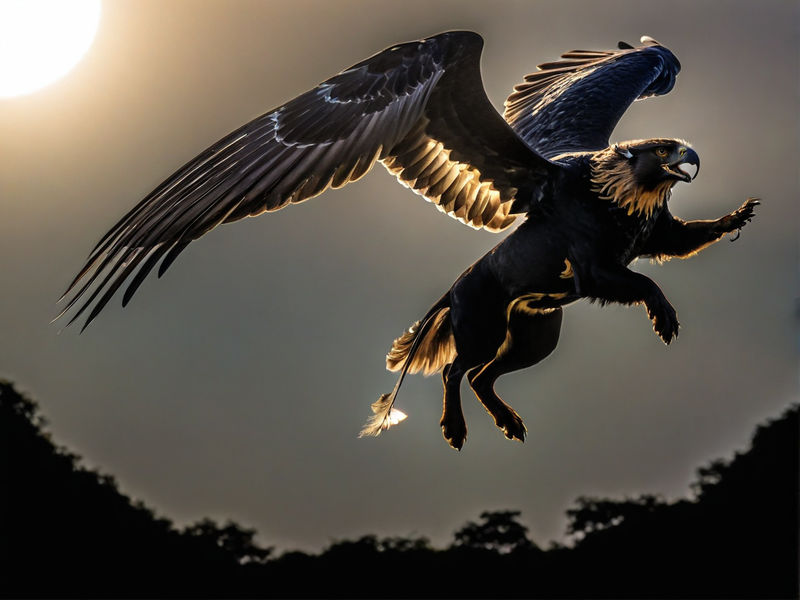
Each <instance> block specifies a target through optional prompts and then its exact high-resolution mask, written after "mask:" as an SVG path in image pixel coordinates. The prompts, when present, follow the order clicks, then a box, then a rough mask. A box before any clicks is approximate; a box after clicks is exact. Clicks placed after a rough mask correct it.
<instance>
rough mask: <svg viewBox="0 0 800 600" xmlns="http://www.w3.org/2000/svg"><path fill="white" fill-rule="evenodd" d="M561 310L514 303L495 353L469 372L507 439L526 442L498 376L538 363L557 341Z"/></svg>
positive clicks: (475, 389) (475, 386)
mask: <svg viewBox="0 0 800 600" xmlns="http://www.w3.org/2000/svg"><path fill="white" fill-rule="evenodd" d="M561 317H562V311H561V309H560V308H557V309H536V308H530V307H529V306H528V305H527V303H526V301H525V300H524V299H520V300H517V301H515V302H514V303H512V305H511V306H510V308H509V311H508V329H507V331H506V339H505V341H504V342H503V344H502V345H501V346H500V348H499V349H498V350H497V354H496V356H495V357H494V358H493V359H492V360H491V361H489V362H488V363H486V365H485V366H484V367H483V368H482V369H477V370H475V371H472V372H470V374H469V375H468V377H467V379H468V380H469V384H470V386H471V387H472V389H473V391H474V392H475V395H476V396H478V400H480V401H481V404H483V406H484V407H485V408H486V410H487V411H488V412H489V414H490V415H492V417H493V418H494V422H495V424H496V425H497V426H498V427H499V428H500V429H501V430H502V431H503V433H504V434H505V436H506V437H507V438H508V439H510V440H511V439H517V440H519V441H521V442H524V441H525V432H526V431H527V430H526V429H525V425H524V423H523V422H522V418H521V417H520V416H519V415H518V414H517V412H516V411H515V410H514V409H513V408H511V407H510V406H509V405H508V404H506V403H505V402H503V401H502V400H501V399H500V397H499V396H498V395H497V393H496V392H495V391H494V384H495V381H497V378H498V377H500V376H501V375H503V374H505V373H510V372H511V371H517V370H519V369H524V368H525V367H530V366H532V365H535V364H536V363H538V362H539V361H541V360H542V359H544V358H545V357H546V356H548V355H549V354H550V353H551V352H552V351H553V350H554V349H555V347H556V345H557V344H558V336H559V332H560V330H561Z"/></svg>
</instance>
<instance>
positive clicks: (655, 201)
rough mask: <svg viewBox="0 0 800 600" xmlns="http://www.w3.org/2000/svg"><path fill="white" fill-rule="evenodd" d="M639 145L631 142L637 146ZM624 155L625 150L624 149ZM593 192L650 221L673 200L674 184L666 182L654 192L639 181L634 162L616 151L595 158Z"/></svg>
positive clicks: (613, 149)
mask: <svg viewBox="0 0 800 600" xmlns="http://www.w3.org/2000/svg"><path fill="white" fill-rule="evenodd" d="M635 143H636V142H631V144H632V145H633V144H635ZM622 151H623V152H624V149H622ZM591 167H592V175H591V180H592V191H594V192H596V193H597V194H598V195H599V196H600V198H602V199H603V200H610V201H612V202H614V203H615V204H617V205H618V206H620V207H621V208H624V209H626V210H627V212H628V214H629V215H633V214H634V213H636V214H637V215H640V216H644V217H647V218H650V217H651V216H653V213H654V212H655V211H656V209H658V208H661V207H662V206H664V205H665V204H666V203H667V200H669V196H670V191H671V190H672V186H674V185H675V183H676V182H675V181H674V180H664V181H661V182H659V183H657V184H656V185H655V186H653V187H652V188H647V187H645V186H642V185H641V184H639V182H637V181H636V175H635V173H634V171H633V167H632V165H631V163H630V161H629V160H628V159H627V158H626V157H625V156H624V155H622V154H620V150H619V149H617V148H615V147H613V146H612V147H610V148H606V149H605V150H600V151H599V152H596V153H595V154H594V155H593V156H592V158H591Z"/></svg>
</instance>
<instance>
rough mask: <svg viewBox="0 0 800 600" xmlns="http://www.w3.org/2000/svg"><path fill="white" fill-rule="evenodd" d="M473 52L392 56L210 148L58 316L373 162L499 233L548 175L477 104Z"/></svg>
mask: <svg viewBox="0 0 800 600" xmlns="http://www.w3.org/2000/svg"><path fill="white" fill-rule="evenodd" d="M482 45H483V40H482V39H481V37H480V36H479V35H477V34H475V33H471V32H448V33H444V34H441V35H438V36H434V37H431V38H428V39H424V40H421V41H418V42H411V43H407V44H401V45H398V46H394V47H392V48H389V49H387V50H384V51H383V52H380V53H378V54H376V55H374V56H373V57H371V58H369V59H367V60H365V61H362V62H360V63H358V64H356V65H354V66H353V67H351V68H349V69H347V70H345V71H343V72H341V73H340V74H338V75H336V76H334V77H332V78H330V79H328V80H327V81H325V82H323V83H322V84H320V85H319V86H317V87H316V88H314V89H312V90H310V91H308V92H306V93H304V94H302V95H300V96H298V97H297V98H295V99H294V100H291V101H290V102H288V103H286V104H284V105H283V106H281V107H279V108H277V109H275V110H273V111H271V112H269V113H267V114H265V115H262V116H261V117H258V118H257V119H255V120H253V121H251V122H250V123H248V124H246V125H244V126H243V127H241V128H240V129H238V130H236V131H234V132H233V133H231V134H229V135H228V136H226V137H225V138H223V139H221V140H220V141H219V142H217V143H216V144H214V145H213V146H211V147H210V148H208V149H207V150H206V151H204V152H203V153H201V154H200V155H198V156H197V157H196V158H194V159H193V160H191V161H189V162H188V163H187V164H186V165H184V166H183V167H181V168H180V169H179V170H178V171H177V172H176V173H174V174H173V175H172V176H170V177H169V178H168V179H167V180H166V181H164V182H163V183H162V184H161V185H160V186H159V187H158V188H156V189H155V190H154V191H153V192H151V193H150V194H149V195H148V196H147V197H146V198H144V200H142V201H141V202H140V203H139V204H138V205H137V206H136V207H134V208H133V210H131V211H130V212H129V213H128V214H127V215H125V216H124V217H123V218H122V219H121V220H120V221H119V222H118V223H117V224H116V225H115V226H114V227H112V228H111V230H110V231H109V232H108V233H107V234H106V235H105V236H104V237H103V238H102V239H101V240H100V242H99V243H98V244H97V246H96V247H95V249H94V250H93V251H92V253H91V254H90V256H89V258H88V260H87V262H86V265H85V266H84V268H83V269H82V270H81V271H80V272H79V273H78V275H77V276H76V277H75V279H74V280H73V282H72V284H71V285H70V286H69V289H68V290H67V292H66V294H65V296H67V295H69V294H71V293H72V298H71V299H70V301H69V303H68V304H67V306H66V308H65V309H64V311H62V313H61V314H62V315H63V314H64V313H65V312H67V311H68V310H69V309H70V308H71V307H73V306H74V305H75V304H76V303H77V302H78V301H79V300H80V301H81V302H82V304H81V305H80V308H79V309H78V311H77V313H76V314H75V315H74V316H73V317H72V319H71V320H70V323H71V322H72V321H74V320H75V319H76V318H77V317H79V316H80V315H81V314H82V313H83V312H84V311H85V310H86V309H87V308H88V307H89V306H90V305H91V304H92V303H93V302H95V300H96V303H95V304H94V307H93V308H92V310H91V312H90V313H89V316H88V317H87V319H86V323H85V324H84V327H86V325H88V324H89V322H91V321H92V319H93V318H94V317H95V316H96V315H97V314H98V313H99V312H100V311H101V310H102V308H103V307H104V306H105V305H106V303H107V302H108V301H109V300H110V298H111V297H112V296H113V295H114V293H115V292H116V291H117V290H118V289H119V287H120V286H121V285H122V284H123V283H124V282H125V281H126V280H128V279H129V278H131V281H130V284H129V285H128V288H127V289H126V291H125V294H124V296H123V301H122V302H123V305H125V304H127V302H128V301H129V300H130V298H131V296H132V295H133V294H134V292H135V291H136V289H137V288H138V287H139V285H140V284H141V282H142V281H143V279H144V278H145V277H146V276H147V274H148V273H149V272H150V271H151V270H152V269H153V268H154V267H155V265H156V264H157V263H158V262H159V260H160V261H161V264H160V267H159V270H158V274H159V276H160V275H161V274H163V272H164V271H165V270H166V269H167V268H168V267H169V265H170V264H172V262H173V261H174V260H175V258H176V257H177V256H178V254H180V252H181V251H183V249H184V248H186V246H187V245H188V244H189V243H190V242H192V241H193V240H195V239H197V238H199V237H200V236H202V235H203V234H205V233H206V232H208V231H210V230H211V229H213V228H214V227H216V226H217V225H219V224H221V223H230V222H232V221H236V220H239V219H241V218H243V217H247V216H254V215H258V214H261V213H263V212H266V211H274V210H278V209H280V208H283V207H284V206H286V205H288V204H290V203H296V202H302V201H304V200H306V199H308V198H311V197H313V196H317V195H319V194H321V193H322V192H323V191H324V190H325V189H327V188H328V187H339V186H342V185H345V184H346V183H348V182H350V181H355V180H356V179H359V178H360V177H362V176H363V175H364V174H365V173H366V172H367V171H368V170H369V169H370V168H371V167H372V165H373V164H374V163H375V161H376V160H381V161H383V163H384V164H385V165H386V167H387V168H388V169H389V170H390V171H391V172H393V173H394V174H396V175H397V177H398V178H399V179H400V181H401V182H403V183H405V184H406V185H408V186H409V187H411V188H412V189H414V190H415V191H416V192H418V193H420V194H422V195H424V196H425V197H426V198H427V199H429V200H430V201H432V202H433V203H435V204H436V205H437V206H438V207H439V208H440V209H441V210H442V211H444V212H446V213H448V214H450V215H452V216H454V217H455V218H458V219H460V220H461V221H463V222H464V223H466V224H468V225H470V226H473V227H484V228H487V229H490V230H495V231H499V230H501V229H504V228H505V227H507V226H508V225H509V224H510V223H511V221H513V218H514V214H513V213H516V212H524V210H525V206H527V204H528V203H529V202H530V200H531V199H538V198H539V196H540V195H541V194H542V190H541V188H540V185H541V184H542V183H543V182H544V180H545V178H546V177H547V175H548V173H549V172H550V170H552V169H554V168H555V167H554V166H553V165H552V164H551V163H549V162H547V161H545V160H544V159H542V158H541V157H539V156H537V155H536V154H535V153H534V152H533V151H532V150H531V149H530V148H528V146H527V145H526V144H525V143H524V142H523V141H522V140H520V139H519V138H518V137H517V135H516V134H515V133H514V131H513V130H512V129H511V127H510V126H509V125H508V124H507V123H506V122H505V121H504V120H503V118H502V117H501V116H500V115H499V114H498V113H497V111H496V110H494V108H492V106H491V104H490V102H489V100H488V99H487V98H486V94H485V92H484V90H483V84H482V82H481V77H480V67H479V60H480V52H481V48H482ZM134 273H135V275H134ZM84 279H85V283H84V284H83V285H82V287H80V288H79V289H76V288H77V286H78V283H79V282H80V281H81V280H84Z"/></svg>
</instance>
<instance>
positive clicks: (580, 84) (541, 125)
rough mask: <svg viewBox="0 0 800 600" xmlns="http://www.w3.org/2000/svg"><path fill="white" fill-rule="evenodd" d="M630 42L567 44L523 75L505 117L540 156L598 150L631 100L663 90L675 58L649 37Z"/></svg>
mask: <svg viewBox="0 0 800 600" xmlns="http://www.w3.org/2000/svg"><path fill="white" fill-rule="evenodd" d="M642 42H643V43H645V44H647V45H646V46H644V47H640V48H633V47H632V46H630V45H629V44H625V43H624V42H621V43H620V48H621V49H620V50H616V51H608V52H597V51H588V50H572V51H570V52H567V53H565V54H563V55H562V58H564V59H566V60H560V61H556V62H550V63H544V64H542V65H539V70H538V71H536V72H534V73H531V74H530V75H526V76H525V80H524V81H523V83H520V84H518V85H517V86H515V87H514V92H513V93H512V94H511V95H510V96H509V97H508V99H507V100H506V102H505V113H504V116H505V118H506V120H507V121H508V122H509V123H510V124H511V126H512V127H513V128H514V131H516V132H517V134H519V136H520V137H521V138H523V139H524V140H525V141H526V142H527V144H528V145H529V146H530V147H531V148H533V149H534V150H536V151H537V152H538V153H539V154H541V155H542V156H545V157H547V158H553V157H555V156H558V155H559V154H563V153H565V152H575V151H586V150H600V149H602V148H605V147H606V146H608V139H609V137H610V135H611V132H612V131H613V130H614V127H615V126H616V124H617V122H618V121H619V120H620V118H621V117H622V115H623V113H624V112H625V110H626V109H627V108H628V106H630V104H631V103H632V102H633V101H634V100H637V99H642V98H648V97H650V96H656V95H660V94H666V93H667V92H669V91H670V90H671V89H672V86H673V85H674V84H675V78H676V76H677V74H678V71H680V63H679V62H678V59H677V58H675V55H674V54H672V52H670V51H669V50H667V49H666V48H664V47H663V46H660V45H658V43H657V42H655V41H651V38H646V37H645V38H642Z"/></svg>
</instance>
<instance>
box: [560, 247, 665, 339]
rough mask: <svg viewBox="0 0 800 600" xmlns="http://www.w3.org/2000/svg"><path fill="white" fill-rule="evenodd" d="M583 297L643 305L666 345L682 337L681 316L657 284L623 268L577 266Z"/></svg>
mask: <svg viewBox="0 0 800 600" xmlns="http://www.w3.org/2000/svg"><path fill="white" fill-rule="evenodd" d="M573 269H574V271H575V284H576V289H577V292H578V294H579V295H581V296H584V297H587V298H589V299H591V300H598V301H600V302H601V303H607V302H618V303H620V304H640V303H643V304H644V305H645V308H646V309H647V316H648V317H650V320H651V321H652V322H653V330H654V331H655V332H656V334H658V337H660V338H661V339H662V340H663V341H664V343H665V344H669V343H670V342H671V341H672V340H673V339H674V338H676V337H677V336H678V328H679V326H680V324H679V323H678V315H677V314H676V312H675V309H674V308H673V307H672V305H671V304H670V303H669V300H667V298H666V296H664V292H662V291H661V288H659V287H658V285H656V283H655V282H654V281H653V280H652V279H650V278H649V277H646V276H644V275H642V274H641V273H636V272H635V271H631V270H630V269H627V268H625V267H623V266H621V265H605V266H603V265H596V264H590V265H588V266H587V265H580V264H579V263H577V262H576V263H573Z"/></svg>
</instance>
